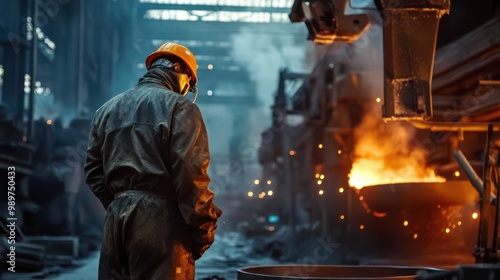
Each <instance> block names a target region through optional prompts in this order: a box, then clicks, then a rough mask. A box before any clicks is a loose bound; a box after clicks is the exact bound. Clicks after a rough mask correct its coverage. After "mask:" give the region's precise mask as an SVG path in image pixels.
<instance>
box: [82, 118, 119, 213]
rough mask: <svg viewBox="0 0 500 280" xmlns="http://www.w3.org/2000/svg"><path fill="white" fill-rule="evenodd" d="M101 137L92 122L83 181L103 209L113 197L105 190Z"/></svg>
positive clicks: (93, 121)
mask: <svg viewBox="0 0 500 280" xmlns="http://www.w3.org/2000/svg"><path fill="white" fill-rule="evenodd" d="M100 139H102V137H99V135H98V129H97V127H96V125H95V119H94V120H92V125H91V130H90V135H89V145H88V148H87V157H86V159H85V180H86V182H87V185H89V187H90V189H91V190H92V192H93V193H94V194H95V196H97V198H99V200H100V201H101V203H102V205H103V206H104V208H105V209H107V208H108V206H109V204H110V203H111V202H112V201H113V195H112V194H111V193H110V192H109V191H108V190H107V189H106V185H105V183H104V169H103V163H102V156H101V145H102V143H101V142H102V141H101V140H100Z"/></svg>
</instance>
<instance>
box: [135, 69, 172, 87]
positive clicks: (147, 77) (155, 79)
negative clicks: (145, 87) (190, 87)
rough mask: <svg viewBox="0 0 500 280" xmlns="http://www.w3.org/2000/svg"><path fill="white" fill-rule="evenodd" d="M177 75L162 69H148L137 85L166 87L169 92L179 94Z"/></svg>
mask: <svg viewBox="0 0 500 280" xmlns="http://www.w3.org/2000/svg"><path fill="white" fill-rule="evenodd" d="M177 75H178V74H177V73H176V72H175V71H171V70H168V69H165V68H162V67H155V68H152V69H150V70H149V71H148V72H147V73H146V74H144V76H143V77H142V78H140V79H139V84H145V83H154V84H158V85H160V86H163V87H166V88H168V89H169V90H171V91H174V92H177V93H180V92H181V89H180V87H179V84H178V82H177Z"/></svg>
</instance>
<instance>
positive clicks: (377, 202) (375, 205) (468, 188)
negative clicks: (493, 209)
mask: <svg viewBox="0 0 500 280" xmlns="http://www.w3.org/2000/svg"><path fill="white" fill-rule="evenodd" d="M359 195H361V196H363V200H364V201H366V203H367V204H368V206H369V207H370V209H373V210H375V211H389V210H391V209H395V208H419V207H424V206H426V205H430V206H432V205H433V206H436V205H441V206H454V205H464V204H470V203H475V202H477V201H478V200H479V194H478V192H477V191H476V190H475V189H474V187H473V186H472V185H471V183H470V182H469V181H465V180H464V181H462V180H461V181H448V182H443V183H399V184H386V185H375V186H369V187H364V188H362V189H360V190H359Z"/></svg>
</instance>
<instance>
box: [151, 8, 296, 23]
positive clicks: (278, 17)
mask: <svg viewBox="0 0 500 280" xmlns="http://www.w3.org/2000/svg"><path fill="white" fill-rule="evenodd" d="M144 18H145V19H150V20H177V21H198V20H199V21H219V22H250V23H269V22H277V23H283V22H286V23H289V22H290V20H289V18H288V14H287V13H271V12H251V11H203V10H193V11H186V10H157V9H153V10H147V11H146V13H145V14H144Z"/></svg>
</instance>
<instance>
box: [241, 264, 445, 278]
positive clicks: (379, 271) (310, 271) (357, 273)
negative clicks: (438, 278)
mask: <svg viewBox="0 0 500 280" xmlns="http://www.w3.org/2000/svg"><path fill="white" fill-rule="evenodd" d="M440 271H443V270H439V269H433V268H424V267H406V266H354V265H351V266H349V265H346V266H340V265H283V266H254V267H246V268H242V269H239V270H238V280H268V279H309V280H315V279H318V280H319V279H323V280H324V279H337V280H338V279H394V280H395V279H398V280H403V279H404V280H409V279H419V278H418V275H419V273H427V274H428V275H431V274H432V273H437V272H440Z"/></svg>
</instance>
